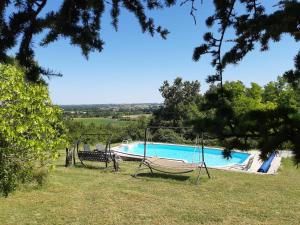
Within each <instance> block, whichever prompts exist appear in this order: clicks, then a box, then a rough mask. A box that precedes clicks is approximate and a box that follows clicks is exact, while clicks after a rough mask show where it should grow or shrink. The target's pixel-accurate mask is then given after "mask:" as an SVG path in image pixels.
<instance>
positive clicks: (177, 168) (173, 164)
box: [133, 127, 210, 183]
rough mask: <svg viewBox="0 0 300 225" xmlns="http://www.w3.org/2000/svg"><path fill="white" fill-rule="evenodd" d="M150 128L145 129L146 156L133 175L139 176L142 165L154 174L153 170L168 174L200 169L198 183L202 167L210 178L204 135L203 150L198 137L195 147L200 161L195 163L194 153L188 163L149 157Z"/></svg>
mask: <svg viewBox="0 0 300 225" xmlns="http://www.w3.org/2000/svg"><path fill="white" fill-rule="evenodd" d="M149 128H150V127H148V128H146V130H145V142H144V157H143V160H142V162H141V163H140V165H139V167H138V169H137V171H136V173H135V174H134V175H133V177H137V175H138V172H139V171H140V170H141V169H142V166H143V165H144V166H146V167H147V168H149V169H150V171H151V173H152V174H153V170H155V171H158V172H162V173H167V174H184V173H190V172H193V171H195V170H197V169H198V170H199V173H198V176H197V183H198V181H199V178H200V173H201V169H202V168H205V170H206V173H207V175H208V177H209V178H210V175H209V172H208V169H207V167H206V163H205V162H204V144H203V135H202V151H200V147H199V146H198V137H197V138H196V145H195V148H194V155H195V151H196V149H198V152H199V163H194V155H193V162H192V163H187V162H185V161H183V160H175V159H165V158H158V157H147V130H148V129H149ZM151 128H152V127H151ZM160 128H162V127H160ZM166 128H167V129H170V127H166ZM201 153H202V160H200V159H201ZM156 155H157V154H156Z"/></svg>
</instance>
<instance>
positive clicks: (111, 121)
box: [74, 117, 135, 126]
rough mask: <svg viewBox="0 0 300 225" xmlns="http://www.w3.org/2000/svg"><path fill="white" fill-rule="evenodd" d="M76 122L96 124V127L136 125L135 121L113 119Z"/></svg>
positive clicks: (78, 119)
mask: <svg viewBox="0 0 300 225" xmlns="http://www.w3.org/2000/svg"><path fill="white" fill-rule="evenodd" d="M74 120H75V121H78V122H82V123H84V124H86V125H88V124H91V123H94V124H95V125H97V126H99V125H117V126H126V125H128V124H130V123H134V122H135V121H125V120H117V119H111V118H104V117H92V118H74Z"/></svg>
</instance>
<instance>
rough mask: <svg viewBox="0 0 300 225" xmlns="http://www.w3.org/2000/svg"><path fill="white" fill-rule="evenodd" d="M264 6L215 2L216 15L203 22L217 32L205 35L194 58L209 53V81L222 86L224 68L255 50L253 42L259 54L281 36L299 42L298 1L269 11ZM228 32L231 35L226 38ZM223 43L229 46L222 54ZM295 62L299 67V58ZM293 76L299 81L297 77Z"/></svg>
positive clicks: (287, 0) (253, 1)
mask: <svg viewBox="0 0 300 225" xmlns="http://www.w3.org/2000/svg"><path fill="white" fill-rule="evenodd" d="M265 3H266V2H264V1H260V0H239V1H238V0H214V6H215V12H214V13H213V14H212V15H211V16H209V17H208V18H207V19H206V25H207V27H208V28H211V27H215V28H216V29H215V30H216V32H207V33H205V34H204V36H203V39H204V44H202V45H200V46H198V47H196V48H195V50H194V55H193V59H194V60H195V61H198V60H199V59H200V57H201V56H202V55H205V54H211V56H212V62H211V63H212V65H213V66H214V67H215V68H216V74H215V75H211V76H209V77H208V79H207V81H208V82H215V81H221V86H222V80H223V77H222V72H223V70H224V69H225V67H226V66H227V65H228V64H236V63H238V62H240V61H241V60H242V59H243V58H244V57H245V56H246V55H247V54H248V53H249V52H251V51H252V50H254V48H255V43H259V44H260V49H261V51H266V50H268V49H269V43H270V41H274V42H279V41H280V39H281V37H282V35H284V34H287V35H290V36H291V37H293V38H294V40H295V41H297V42H298V41H299V40H300V14H299V11H300V2H299V1H297V0H282V1H278V4H276V5H275V6H273V7H272V9H268V10H266V7H265ZM237 8H238V9H237ZM229 29H232V30H233V31H234V32H228V33H230V35H227V34H226V31H228V30H229ZM225 42H227V43H228V42H230V43H231V47H229V50H226V51H225V52H222V51H223V50H224V44H225ZM296 60H297V63H298V64H300V61H299V60H300V57H297V58H296ZM293 75H294V76H295V75H296V76H298V78H299V74H293ZM291 78H296V77H293V76H290V79H291Z"/></svg>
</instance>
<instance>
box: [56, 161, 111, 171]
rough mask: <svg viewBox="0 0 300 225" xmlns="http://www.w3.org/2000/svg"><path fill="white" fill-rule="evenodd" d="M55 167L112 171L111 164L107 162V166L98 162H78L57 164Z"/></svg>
mask: <svg viewBox="0 0 300 225" xmlns="http://www.w3.org/2000/svg"><path fill="white" fill-rule="evenodd" d="M56 167H60V168H80V169H88V170H99V171H101V172H102V171H103V172H114V167H113V165H110V164H108V167H105V164H101V163H99V165H96V164H94V165H89V164H85V165H82V164H80V163H76V165H75V166H74V165H72V166H69V167H66V166H65V165H57V166H56Z"/></svg>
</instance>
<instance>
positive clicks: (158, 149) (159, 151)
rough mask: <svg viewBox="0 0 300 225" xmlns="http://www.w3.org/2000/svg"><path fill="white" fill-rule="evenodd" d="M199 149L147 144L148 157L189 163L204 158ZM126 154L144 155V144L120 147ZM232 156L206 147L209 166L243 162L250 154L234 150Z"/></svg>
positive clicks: (205, 154) (205, 155) (205, 151)
mask: <svg viewBox="0 0 300 225" xmlns="http://www.w3.org/2000/svg"><path fill="white" fill-rule="evenodd" d="M199 150H200V152H201V148H200V149H198V148H195V147H193V146H182V145H168V144H152V143H151V144H147V154H146V156H148V157H159V158H168V159H179V160H185V161H186V162H188V163H197V162H199V161H201V160H202V156H201V154H200V156H199ZM118 151H120V152H123V153H126V154H133V155H139V156H143V155H144V144H143V143H135V144H130V145H126V146H122V147H120V149H119V150H118ZM231 156H232V158H230V159H228V160H227V159H225V158H224V157H223V155H222V150H219V149H214V148H206V147H205V148H204V159H205V162H206V165H207V166H209V167H223V166H229V165H232V164H242V163H243V162H245V160H246V159H247V158H248V157H249V156H250V155H249V154H247V153H243V152H232V154H231Z"/></svg>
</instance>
